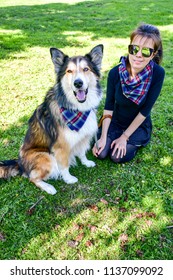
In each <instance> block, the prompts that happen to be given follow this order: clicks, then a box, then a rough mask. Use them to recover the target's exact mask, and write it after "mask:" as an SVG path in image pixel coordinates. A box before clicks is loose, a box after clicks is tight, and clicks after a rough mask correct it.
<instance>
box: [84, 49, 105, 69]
mask: <svg viewBox="0 0 173 280" xmlns="http://www.w3.org/2000/svg"><path fill="white" fill-rule="evenodd" d="M86 56H87V57H90V58H91V61H92V62H93V63H94V64H95V65H96V66H97V67H98V69H99V70H100V68H101V63H102V58H103V45H101V44H100V45H98V46H96V47H94V48H93V49H92V50H91V51H90V53H89V54H87V55H86Z"/></svg>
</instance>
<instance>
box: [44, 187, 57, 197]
mask: <svg viewBox="0 0 173 280" xmlns="http://www.w3.org/2000/svg"><path fill="white" fill-rule="evenodd" d="M45 191H46V192H47V193H48V194H51V195H54V194H56V193H57V190H56V189H55V188H54V187H53V186H52V185H49V186H47V187H46V189H45Z"/></svg>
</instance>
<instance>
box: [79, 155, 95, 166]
mask: <svg viewBox="0 0 173 280" xmlns="http://www.w3.org/2000/svg"><path fill="white" fill-rule="evenodd" d="M80 160H81V163H82V164H83V165H85V166H86V167H94V166H95V165H96V164H95V162H94V161H92V160H88V159H87V157H86V155H85V154H84V155H82V156H81V157H80Z"/></svg>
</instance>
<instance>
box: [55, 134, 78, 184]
mask: <svg viewBox="0 0 173 280" xmlns="http://www.w3.org/2000/svg"><path fill="white" fill-rule="evenodd" d="M62 140H63V141H62ZM52 151H53V153H54V156H55V158H56V161H57V164H58V167H59V170H60V176H61V177H62V179H63V180H64V182H65V183H67V184H74V183H76V182H77V181H78V179H77V178H76V177H75V176H72V175H71V174H70V172H69V159H70V148H69V146H68V144H67V143H66V142H65V140H64V139H61V142H60V139H59V142H57V143H56V144H55V145H54V146H53V149H52Z"/></svg>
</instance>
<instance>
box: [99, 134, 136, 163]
mask: <svg viewBox="0 0 173 280" xmlns="http://www.w3.org/2000/svg"><path fill="white" fill-rule="evenodd" d="M111 143H112V140H111V138H110V137H109V136H108V137H107V140H106V145H105V148H104V149H103V151H102V152H101V153H100V154H99V155H98V159H105V158H106V157H107V156H108V155H109V156H110V158H111V160H112V161H113V162H115V163H124V162H128V161H130V160H132V159H133V158H134V157H135V155H136V153H137V151H138V149H139V147H137V146H134V145H132V144H128V143H127V147H126V154H125V156H124V157H122V158H120V157H119V158H117V157H116V155H117V154H116V153H115V154H114V155H112V152H113V149H111Z"/></svg>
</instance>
